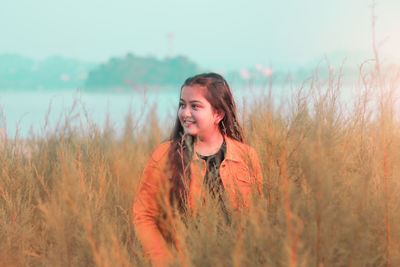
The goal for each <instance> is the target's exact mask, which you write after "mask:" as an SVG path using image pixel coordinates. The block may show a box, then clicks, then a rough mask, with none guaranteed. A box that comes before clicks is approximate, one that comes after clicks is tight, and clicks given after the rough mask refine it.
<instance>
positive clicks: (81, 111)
mask: <svg viewBox="0 0 400 267" xmlns="http://www.w3.org/2000/svg"><path fill="white" fill-rule="evenodd" d="M276 89H277V88H274V90H276ZM179 91H180V90H179V88H177V89H173V88H162V89H158V90H152V89H150V90H147V91H146V92H137V91H131V92H120V93H116V92H111V93H103V92H102V93H87V92H80V91H74V90H63V91H54V92H48V91H42V92H37V91H23V92H17V91H15V92H14V91H8V92H1V93H0V128H2V129H3V133H4V129H6V132H7V136H8V137H10V138H12V137H14V136H15V135H16V134H18V136H19V137H21V138H26V137H29V136H31V135H32V134H33V135H38V136H41V135H43V134H44V133H45V131H44V128H45V127H44V126H45V124H46V121H47V126H46V129H47V131H51V130H52V129H54V128H55V127H56V125H57V123H61V125H63V122H64V120H65V118H66V117H68V118H74V119H73V122H75V124H76V125H79V122H81V123H82V124H88V123H89V122H90V123H93V124H94V125H96V126H98V127H100V128H102V127H103V126H104V124H105V121H106V118H107V114H108V116H109V121H110V123H111V124H112V126H113V128H114V129H115V130H116V133H117V134H118V133H120V132H121V131H122V129H123V126H124V125H125V117H126V115H127V114H128V113H129V112H131V114H132V116H133V118H134V119H137V120H138V121H139V123H141V124H143V123H145V121H144V119H145V118H146V116H145V115H146V114H147V112H149V111H150V109H151V108H152V107H154V108H156V111H155V112H156V114H157V117H158V119H159V120H160V121H161V122H168V123H169V122H170V124H172V123H173V121H174V120H175V116H176V110H177V107H178V98H179ZM232 92H233V95H234V98H235V101H236V103H237V106H238V112H240V111H241V106H242V105H243V103H244V102H247V104H251V101H252V99H254V98H260V97H261V96H262V95H263V94H266V89H265V88H262V87H255V88H253V89H251V90H250V89H245V88H233V89H232ZM284 92H287V91H285V90H283V91H282V90H277V91H276V92H274V95H275V96H277V95H282V94H281V93H284ZM275 98H276V99H278V98H279V97H275ZM46 118H47V119H46Z"/></svg>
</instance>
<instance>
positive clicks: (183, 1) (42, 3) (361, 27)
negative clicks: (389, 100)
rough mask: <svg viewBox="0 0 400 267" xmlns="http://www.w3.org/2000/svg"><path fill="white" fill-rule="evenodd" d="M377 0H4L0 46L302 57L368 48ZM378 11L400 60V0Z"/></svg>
mask: <svg viewBox="0 0 400 267" xmlns="http://www.w3.org/2000/svg"><path fill="white" fill-rule="evenodd" d="M371 3H372V1H370V0H335V1H332V0H280V1H278V0H275V1H270V0H247V1H244V0H218V1H216V0H203V1H198V0H197V1H193V0H146V1H144V0H142V1H138V0H113V1H110V0H109V1H104V0H68V1H57V0H35V1H32V0H1V1H0V54H4V53H17V54H21V55H24V56H27V57H31V58H33V59H36V60H42V59H44V58H46V57H49V56H54V55H61V56H64V57H69V58H76V59H80V60H83V61H90V62H105V61H107V60H108V59H109V58H110V57H122V56H124V55H126V53H133V54H135V55H138V56H155V57H158V58H160V59H162V58H165V57H167V56H171V55H172V56H174V55H184V56H187V57H189V58H190V59H192V60H193V61H195V62H196V63H198V64H199V66H201V67H204V68H211V69H235V68H236V69H237V68H251V67H254V66H256V65H257V64H259V65H263V66H269V65H279V64H290V65H301V64H307V63H309V62H311V61H313V60H315V59H316V58H318V57H321V56H323V55H326V54H329V53H334V52H338V51H339V52H340V51H350V52H357V51H358V52H359V51H363V52H370V51H371ZM375 14H376V16H377V21H376V23H377V26H376V31H377V40H378V41H383V42H382V45H381V46H380V49H381V51H382V53H383V54H384V55H385V56H386V57H388V58H390V59H391V58H400V16H399V15H398V14H400V1H399V0H377V1H376V8H375ZM171 36H172V37H171ZM398 62H400V60H399V61H398Z"/></svg>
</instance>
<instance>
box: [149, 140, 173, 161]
mask: <svg viewBox="0 0 400 267" xmlns="http://www.w3.org/2000/svg"><path fill="white" fill-rule="evenodd" d="M170 147H171V141H166V142H163V143H161V144H159V145H157V146H156V148H155V149H154V150H153V152H152V153H151V156H150V157H151V158H152V159H153V160H154V161H160V160H162V159H165V158H167V157H168V152H169V149H170Z"/></svg>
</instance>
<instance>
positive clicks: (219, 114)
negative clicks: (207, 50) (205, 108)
mask: <svg viewBox="0 0 400 267" xmlns="http://www.w3.org/2000/svg"><path fill="white" fill-rule="evenodd" d="M224 117H225V111H223V110H222V109H221V110H217V111H216V112H215V124H216V125H218V124H219V122H220V121H222V119H223V118H224Z"/></svg>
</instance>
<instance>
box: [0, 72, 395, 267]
mask: <svg viewBox="0 0 400 267" xmlns="http://www.w3.org/2000/svg"><path fill="white" fill-rule="evenodd" d="M330 73H331V74H330V77H329V78H328V79H327V80H325V81H319V80H318V79H316V78H315V79H311V80H310V81H308V82H306V83H304V84H303V85H302V86H299V87H298V88H295V89H294V94H293V96H292V97H291V98H289V100H290V101H288V102H287V103H285V104H284V105H281V106H280V107H276V106H274V104H273V103H274V102H273V101H272V99H273V97H272V96H271V94H266V96H265V97H264V98H262V99H260V98H258V99H257V100H256V101H255V102H254V104H252V105H251V106H250V107H246V109H245V110H246V112H245V114H243V116H241V117H243V118H244V119H245V124H244V128H245V132H246V139H247V141H248V142H249V143H250V145H252V146H253V147H254V148H256V150H257V152H258V155H259V158H260V160H261V164H262V169H263V175H264V187H263V190H264V198H263V199H262V200H260V199H255V200H254V204H253V208H252V209H251V210H250V211H249V214H247V215H246V216H240V215H238V214H236V215H233V218H232V223H231V224H229V225H228V224H227V223H226V222H225V221H224V220H223V219H222V215H221V214H220V212H219V211H218V209H213V208H208V209H204V210H200V211H199V216H198V217H197V218H188V219H187V222H186V224H183V223H182V222H181V221H179V220H177V221H176V222H174V223H175V226H174V227H175V229H176V231H177V236H176V238H177V239H178V240H179V244H180V249H179V251H178V252H177V251H175V253H176V263H175V264H177V265H179V266H180V265H184V266H383V265H391V266H400V127H399V126H400V124H399V113H396V112H399V110H397V111H396V99H395V94H396V93H399V90H400V87H399V86H400V85H399V72H398V70H397V72H389V71H388V72H387V73H386V75H383V74H382V73H383V71H381V73H377V72H376V70H371V71H368V72H367V73H366V74H365V73H363V70H362V69H361V71H360V82H359V85H358V86H356V88H355V90H358V91H359V96H358V97H355V98H354V101H353V102H352V104H353V106H351V108H348V107H347V108H346V107H345V106H344V105H343V103H342V102H341V101H340V100H339V96H340V89H342V88H343V86H342V84H341V81H340V77H341V74H340V71H339V72H338V73H334V72H333V71H331V72H330ZM378 75H379V82H378ZM314 77H317V76H316V75H315V76H314ZM272 89H273V87H272ZM396 90H397V92H396ZM71 120H72V119H71ZM147 121H149V122H151V123H148V124H146V127H144V128H139V127H137V124H135V123H134V122H135V119H132V116H131V117H129V116H128V117H127V123H126V130H125V133H124V134H123V136H122V137H121V138H116V137H115V136H114V135H113V134H112V133H113V129H112V127H111V126H107V127H106V128H105V129H98V128H96V127H95V126H94V125H88V126H87V127H83V128H82V127H81V128H79V127H73V126H71V122H70V121H68V118H67V120H66V122H65V124H64V125H63V126H60V127H59V128H58V129H56V130H54V131H49V132H48V133H47V134H46V135H43V136H42V137H32V138H30V139H29V140H25V143H26V144H25V146H28V148H29V151H30V153H28V154H27V153H26V152H24V151H23V150H21V149H18V146H19V142H20V140H15V139H3V140H2V143H1V148H0V150H1V151H0V266H113V267H115V266H147V265H148V264H149V263H148V262H147V261H146V259H145V257H144V256H143V252H142V250H141V246H140V243H139V242H138V241H137V239H136V237H135V233H134V229H133V225H132V219H131V218H132V204H133V199H134V197H135V189H136V187H137V185H138V182H139V178H140V175H141V172H142V169H143V167H144V165H145V163H146V160H147V157H148V156H149V154H150V153H151V151H152V149H153V148H154V147H155V146H156V145H157V144H158V143H160V142H161V141H162V140H164V139H165V137H166V136H167V134H168V133H167V130H163V125H160V124H158V123H157V120H156V118H155V117H154V112H153V113H151V112H150V113H149V115H148V120H147ZM135 125H136V126H135Z"/></svg>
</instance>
